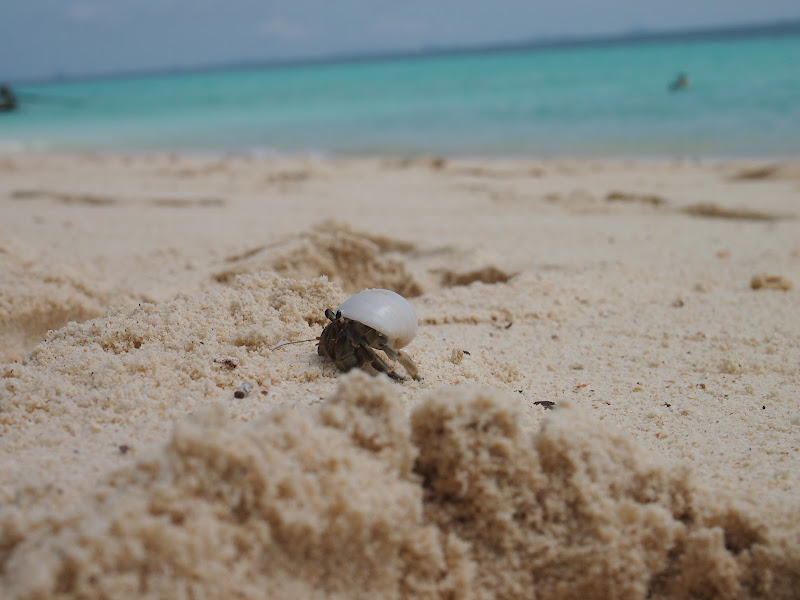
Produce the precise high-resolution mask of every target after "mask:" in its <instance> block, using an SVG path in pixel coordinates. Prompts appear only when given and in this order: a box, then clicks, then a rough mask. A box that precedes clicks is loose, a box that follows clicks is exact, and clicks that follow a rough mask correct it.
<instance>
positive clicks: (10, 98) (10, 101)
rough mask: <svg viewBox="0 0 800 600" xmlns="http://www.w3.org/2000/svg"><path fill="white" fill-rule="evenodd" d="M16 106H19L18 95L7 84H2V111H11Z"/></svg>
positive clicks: (0, 92)
mask: <svg viewBox="0 0 800 600" xmlns="http://www.w3.org/2000/svg"><path fill="white" fill-rule="evenodd" d="M15 108H17V97H16V96H15V95H14V92H12V91H11V88H10V87H9V86H7V85H5V84H3V85H0V112H9V111H12V110H14V109H15Z"/></svg>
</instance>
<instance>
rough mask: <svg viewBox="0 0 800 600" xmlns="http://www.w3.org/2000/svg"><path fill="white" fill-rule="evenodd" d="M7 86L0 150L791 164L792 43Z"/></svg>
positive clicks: (797, 86) (796, 55)
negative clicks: (682, 80) (782, 160)
mask: <svg viewBox="0 0 800 600" xmlns="http://www.w3.org/2000/svg"><path fill="white" fill-rule="evenodd" d="M679 72H686V73H687V75H688V76H689V78H690V81H691V86H690V87H689V88H688V89H686V90H683V91H679V92H670V91H668V89H667V85H668V83H669V82H670V81H671V80H672V79H674V78H675V76H676V75H677V73H679ZM12 83H13V82H12ZM14 87H15V90H16V91H17V94H18V96H19V98H20V100H21V110H18V111H16V112H11V113H3V114H0V151H12V152H13V151H17V150H27V149H41V150H79V151H85V150H120V151H137V152H139V151H189V152H197V153H261V154H271V153H278V154H283V153H311V154H322V155H328V154H337V155H338V154H347V155H415V154H445V155H454V156H459V155H466V156H521V155H537V156H552V155H557V156H559V155H570V156H608V155H614V156H654V157H656V156H748V157H768V156H800V35H794V36H784V37H775V38H769V37H751V38H738V39H707V40H702V39H701V40H690V41H687V40H682V41H675V40H673V41H661V42H639V43H616V44H601V45H596V46H580V47H561V48H550V49H534V50H508V51H492V52H489V51H485V52H475V53H462V54H451V55H438V56H420V57H410V58H409V57H406V58H392V59H375V60H360V61H350V62H346V61H345V62H339V63H318V64H305V65H293V66H281V67H276V66H272V67H266V66H265V67H262V68H255V67H250V68H239V69H234V68H231V69H223V70H209V71H195V72H190V73H176V74H169V75H164V74H161V75H149V76H125V77H108V78H97V79H87V80H76V81H61V82H53V83H37V84H27V85H25V84H21V83H20V84H18V85H15V86H14Z"/></svg>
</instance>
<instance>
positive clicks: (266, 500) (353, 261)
mask: <svg viewBox="0 0 800 600" xmlns="http://www.w3.org/2000/svg"><path fill="white" fill-rule="evenodd" d="M0 205H1V206H2V209H1V210H0V214H2V219H0V278H2V281H1V282H0V582H2V583H0V591H1V592H2V593H0V596H3V597H8V598H42V597H64V598H78V597H81V598H90V597H98V598H100V597H116V598H134V597H135V598H142V597H154V598H155V597H209V598H231V597H246V598H258V597H275V598H279V597H280V598H299V597H304V598H306V597H307V598H312V597H314V598H316V597H319V598H322V597H325V598H443V597H448V598H532V597H537V598H611V597H613V598H644V597H651V598H686V597H709V598H710V597H719V598H723V597H724V598H791V597H795V596H796V594H797V589H800V541H799V540H800V519H798V510H797V506H798V505H799V504H800V469H798V461H800V219H798V217H800V162H797V160H789V159H786V160H770V161H767V160H763V159H762V160H756V159H734V158H729V159H716V160H712V159H688V158H687V159H678V158H673V159H621V158H620V159H616V158H607V157H606V158H596V159H593V158H580V159H578V158H576V159H568V158H550V159H544V158H543V159H535V158H530V159H524V158H515V159H510V158H509V159H505V158H492V159H480V158H466V157H464V158H457V159H453V158H445V157H440V156H428V157H417V158H400V157H395V158H391V157H384V158H348V157H338V158H337V157H314V156H306V155H298V156H246V155H230V156H213V155H199V154H194V155H193V154H177V153H176V154H169V153H151V154H148V153H143V154H130V153H122V152H120V153H111V152H86V153H63V154H60V153H35V152H20V153H6V154H3V155H2V156H0ZM366 288H386V289H391V290H394V291H396V292H398V293H400V294H402V295H403V296H405V297H406V298H407V299H408V300H409V301H410V302H411V304H412V305H413V306H414V308H415V310H416V313H417V315H418V317H419V330H418V333H417V335H416V337H415V339H414V340H413V341H412V342H411V343H410V344H409V345H408V346H407V347H406V348H405V350H406V351H407V353H408V354H409V355H410V356H411V357H412V358H413V359H414V361H415V362H416V363H417V365H418V366H419V370H420V375H421V376H422V379H421V380H420V381H413V380H410V379H407V380H406V381H403V382H395V381H391V380H389V379H388V378H387V377H386V376H384V375H379V376H375V374H374V373H368V372H366V370H363V371H362V370H355V371H353V372H350V373H347V374H343V373H340V372H339V371H338V370H337V368H336V366H335V364H334V363H333V362H332V361H330V360H328V359H326V358H323V357H321V356H319V355H318V353H317V347H316V345H315V340H316V338H317V337H318V336H319V335H320V334H321V332H322V329H323V328H324V327H325V325H326V324H327V323H328V322H329V321H328V319H327V318H326V316H325V309H326V308H331V309H334V310H335V309H336V307H338V306H339V305H340V304H341V303H342V301H344V300H345V299H346V298H347V297H349V296H350V295H352V294H355V293H357V292H359V291H361V290H363V289H366ZM301 340H311V341H305V342H303V341H301ZM285 342H299V343H293V344H291V345H286V344H285ZM398 370H399V372H400V373H402V372H403V370H402V367H398ZM243 383H249V384H251V385H252V390H251V391H249V392H247V393H244V394H239V395H242V396H243V397H241V398H238V397H236V396H235V395H234V393H235V392H236V391H237V390H239V389H240V386H241V385H242V384H243Z"/></svg>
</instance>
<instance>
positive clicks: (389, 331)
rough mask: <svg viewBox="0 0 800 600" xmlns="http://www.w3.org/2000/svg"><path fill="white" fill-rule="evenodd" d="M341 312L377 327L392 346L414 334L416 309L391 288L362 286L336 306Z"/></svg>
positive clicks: (408, 339) (344, 315)
mask: <svg viewBox="0 0 800 600" xmlns="http://www.w3.org/2000/svg"><path fill="white" fill-rule="evenodd" d="M339 310H340V311H341V313H342V316H343V317H345V318H348V319H352V320H353V321H358V322H359V323H363V324H364V325H367V326H368V327H372V328H373V329H376V330H378V331H380V332H381V333H382V334H383V335H385V336H386V337H387V338H388V339H389V345H390V346H392V347H393V348H402V347H403V346H407V345H408V344H409V343H410V342H411V340H413V339H414V336H415V335H416V334H417V325H418V321H417V313H416V312H415V311H414V307H413V306H411V304H410V303H409V302H408V300H406V299H405V298H403V297H402V296H401V295H400V294H397V293H395V292H392V291H391V290H377V289H376V290H364V291H363V292H359V293H357V294H356V295H355V296H350V297H349V298H348V299H347V300H345V301H344V302H343V303H342V305H341V306H340V307H339Z"/></svg>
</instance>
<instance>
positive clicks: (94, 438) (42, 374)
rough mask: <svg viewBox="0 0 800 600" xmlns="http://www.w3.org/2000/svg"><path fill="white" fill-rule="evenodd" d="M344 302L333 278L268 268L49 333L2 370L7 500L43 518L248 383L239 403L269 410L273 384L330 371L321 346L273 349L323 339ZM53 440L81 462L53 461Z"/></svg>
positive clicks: (2, 486) (1, 499)
mask: <svg viewBox="0 0 800 600" xmlns="http://www.w3.org/2000/svg"><path fill="white" fill-rule="evenodd" d="M342 299H343V294H342V292H341V289H340V288H339V287H338V286H336V285H335V284H332V283H330V282H329V281H327V280H326V279H325V278H317V279H315V280H312V281H303V282H298V281H295V280H292V279H284V278H281V277H278V276H277V275H275V274H271V273H263V274H259V275H257V276H243V277H241V278H239V279H237V280H235V281H234V282H233V283H232V285H231V286H226V287H220V288H217V289H214V290H211V291H208V292H205V293H198V294H196V295H191V296H190V295H185V294H182V295H179V296H178V297H176V298H175V299H174V300H171V301H169V302H163V303H160V304H141V305H139V306H138V307H136V308H133V309H117V310H114V311H109V312H108V313H107V314H106V315H105V316H103V317H102V318H98V319H94V320H90V321H86V322H83V323H75V322H72V323H69V324H68V325H66V326H65V327H63V328H62V329H60V330H58V331H53V332H50V333H49V335H48V337H47V339H46V340H45V341H44V342H43V343H40V344H39V345H37V346H36V347H35V348H34V349H33V350H32V351H31V352H30V353H29V354H28V355H27V356H26V357H25V360H24V361H23V362H22V363H19V364H13V365H5V366H4V367H3V368H1V369H0V414H1V415H2V420H0V440H2V445H3V450H4V452H2V453H0V506H2V505H3V504H5V503H12V502H13V503H15V504H16V505H17V506H24V507H25V508H26V510H28V511H29V512H31V513H34V512H36V511H39V510H45V511H46V510H48V507H51V506H53V505H61V506H67V505H69V504H70V503H73V502H75V501H77V499H78V498H79V497H80V496H81V495H83V494H85V493H86V491H87V490H88V489H90V486H91V485H92V481H93V478H95V477H97V475H98V474H101V473H104V472H107V471H108V470H109V469H110V468H113V467H114V466H115V465H116V464H118V461H119V458H120V452H122V450H120V449H118V448H129V449H131V450H132V453H133V454H135V453H136V452H137V451H139V450H140V449H141V448H143V447H146V446H147V445H148V444H149V443H153V442H155V441H163V439H165V434H166V433H167V431H165V430H164V427H165V426H166V427H167V428H169V427H171V425H172V423H174V422H175V421H177V420H178V419H181V418H183V417H184V416H185V414H186V413H187V412H188V411H191V410H194V409H195V408H196V407H197V405H198V402H205V401H206V400H205V399H207V398H209V397H211V398H214V397H227V398H230V399H231V400H233V394H234V390H235V389H236V388H237V387H238V386H240V385H241V384H242V383H243V382H250V383H251V384H252V385H253V386H254V390H253V393H252V394H250V396H251V397H250V398H248V399H246V400H244V401H242V402H241V403H240V405H239V410H240V411H244V412H247V411H248V410H250V411H252V412H251V413H250V414H258V413H260V412H261V411H263V406H262V405H261V403H260V402H261V401H260V400H259V399H262V400H263V398H264V395H263V394H266V393H267V390H268V389H269V388H270V387H271V386H272V385H273V384H274V383H276V382H280V383H283V384H285V383H287V382H294V383H298V382H303V381H308V380H310V379H316V378H321V377H324V375H325V372H326V371H325V369H324V368H323V367H324V361H323V359H321V358H320V357H318V356H317V355H316V352H314V349H313V345H312V344H307V345H306V346H304V347H301V346H297V347H296V348H298V350H297V352H298V353H299V354H300V355H301V358H293V355H292V354H291V353H290V351H289V350H286V349H278V350H273V347H274V346H275V345H276V344H278V343H279V342H280V341H281V340H284V339H292V340H298V339H309V338H311V339H313V338H314V337H316V336H317V335H319V333H320V332H321V331H322V325H323V322H325V321H327V319H326V318H325V315H324V314H323V313H322V311H321V310H320V308H319V307H320V306H337V305H338V303H339V302H341V301H342ZM327 372H328V373H329V374H334V373H336V370H335V368H334V367H330V369H328V371H327ZM248 407H249V408H248ZM159 431H161V433H159ZM76 439H78V440H80V441H79V442H76V441H75V440H76ZM45 447H46V448H53V456H59V454H60V453H66V455H67V456H68V457H70V458H72V459H73V460H69V459H67V460H60V461H59V462H58V466H57V467H54V465H53V462H52V458H51V456H50V455H49V454H48V453H42V452H41V450H42V448H45ZM72 452H75V453H76V454H78V455H75V456H73V454H72ZM83 453H87V455H88V456H90V457H91V460H90V461H89V462H88V463H87V461H86V460H84V459H83V457H82V456H80V454H83Z"/></svg>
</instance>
